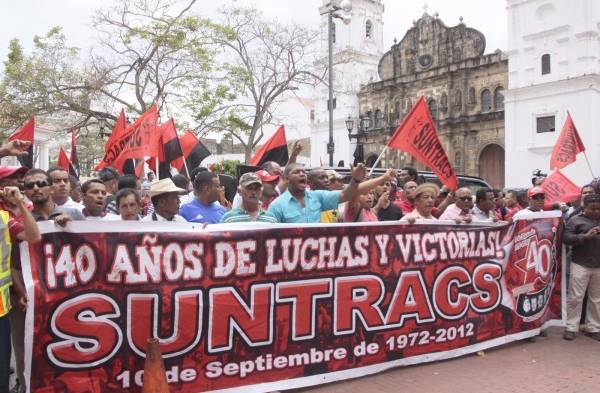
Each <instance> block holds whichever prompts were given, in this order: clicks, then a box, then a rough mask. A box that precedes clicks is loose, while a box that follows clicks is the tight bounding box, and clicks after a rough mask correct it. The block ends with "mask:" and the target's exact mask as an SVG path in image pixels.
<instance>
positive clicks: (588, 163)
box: [583, 151, 596, 179]
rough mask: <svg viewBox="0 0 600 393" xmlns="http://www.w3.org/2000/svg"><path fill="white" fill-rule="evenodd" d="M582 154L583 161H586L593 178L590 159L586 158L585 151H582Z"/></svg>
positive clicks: (594, 176)
mask: <svg viewBox="0 0 600 393" xmlns="http://www.w3.org/2000/svg"><path fill="white" fill-rule="evenodd" d="M583 156H584V157H585V161H586V162H587V165H588V168H589V169H590V173H591V174H592V179H595V178H596V175H594V171H593V170H592V165H591V164H590V160H589V159H588V156H587V154H585V151H584V152H583Z"/></svg>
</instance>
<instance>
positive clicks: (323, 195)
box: [269, 164, 395, 223]
mask: <svg viewBox="0 0 600 393" xmlns="http://www.w3.org/2000/svg"><path fill="white" fill-rule="evenodd" d="M366 174H367V170H366V168H365V166H364V165H363V164H358V165H357V166H356V167H355V168H353V169H352V180H351V181H350V184H349V185H348V186H347V187H346V188H345V189H344V190H342V191H325V190H318V191H307V190H306V184H307V177H306V171H305V170H304V166H303V165H301V164H290V165H288V166H286V167H285V171H284V172H283V176H284V177H285V178H286V180H287V182H288V188H287V190H286V191H285V192H284V193H283V194H281V195H280V196H279V197H278V198H277V199H275V201H273V203H271V205H270V206H269V212H271V213H273V215H274V216H275V217H276V218H277V221H279V222H281V223H319V222H321V212H323V211H327V210H333V209H337V207H338V204H340V203H343V202H346V201H348V200H351V199H353V198H354V197H356V196H358V194H359V192H366V191H368V190H366V189H364V190H363V189H361V190H359V187H358V185H359V183H360V182H361V181H362V180H363V179H364V178H365V175H366ZM394 174H395V173H394ZM375 186H376V184H373V186H372V187H371V188H374V187H375ZM363 188H364V187H363Z"/></svg>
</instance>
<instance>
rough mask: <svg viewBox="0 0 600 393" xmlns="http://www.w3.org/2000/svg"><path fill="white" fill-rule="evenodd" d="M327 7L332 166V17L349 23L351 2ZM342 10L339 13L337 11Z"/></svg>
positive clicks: (328, 148) (333, 147)
mask: <svg viewBox="0 0 600 393" xmlns="http://www.w3.org/2000/svg"><path fill="white" fill-rule="evenodd" d="M327 7H328V9H327V11H326V12H324V13H323V14H321V15H324V14H325V13H326V14H327V31H328V34H327V41H328V42H327V44H328V50H329V52H328V55H329V69H328V73H329V99H328V101H327V109H328V110H329V142H328V143H327V154H329V166H331V167H332V166H333V153H334V151H335V144H334V143H333V32H334V30H333V28H334V24H333V18H337V19H341V20H343V21H344V23H345V24H349V23H350V15H348V12H350V11H352V3H351V2H350V0H342V1H341V2H340V3H339V5H337V4H334V1H333V0H332V2H330V3H329V4H328V5H327ZM340 10H341V11H344V14H343V15H341V14H339V13H338V11H340Z"/></svg>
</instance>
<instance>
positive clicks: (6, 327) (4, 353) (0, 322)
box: [0, 315, 11, 392]
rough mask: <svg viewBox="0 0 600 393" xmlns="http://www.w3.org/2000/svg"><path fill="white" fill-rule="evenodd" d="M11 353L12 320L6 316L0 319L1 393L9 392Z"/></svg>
mask: <svg viewBox="0 0 600 393" xmlns="http://www.w3.org/2000/svg"><path fill="white" fill-rule="evenodd" d="M10 351H11V347H10V320H9V319H8V315H5V316H3V317H0V392H8V375H9V372H10Z"/></svg>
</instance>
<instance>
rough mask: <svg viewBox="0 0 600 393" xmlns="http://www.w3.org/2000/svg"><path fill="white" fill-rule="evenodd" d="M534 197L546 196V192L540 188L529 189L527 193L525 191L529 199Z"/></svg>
mask: <svg viewBox="0 0 600 393" xmlns="http://www.w3.org/2000/svg"><path fill="white" fill-rule="evenodd" d="M536 195H546V191H544V189H543V188H542V187H531V188H530V189H529V191H527V196H528V197H529V198H533V197H534V196H536Z"/></svg>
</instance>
